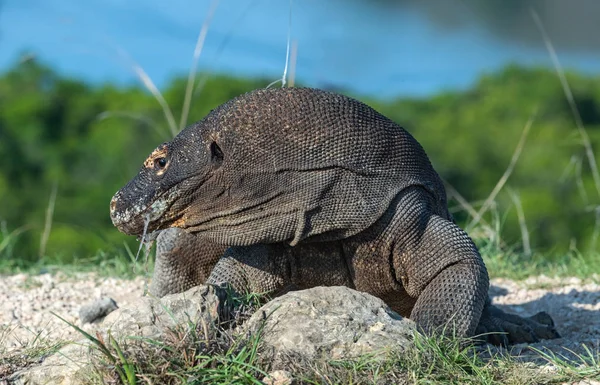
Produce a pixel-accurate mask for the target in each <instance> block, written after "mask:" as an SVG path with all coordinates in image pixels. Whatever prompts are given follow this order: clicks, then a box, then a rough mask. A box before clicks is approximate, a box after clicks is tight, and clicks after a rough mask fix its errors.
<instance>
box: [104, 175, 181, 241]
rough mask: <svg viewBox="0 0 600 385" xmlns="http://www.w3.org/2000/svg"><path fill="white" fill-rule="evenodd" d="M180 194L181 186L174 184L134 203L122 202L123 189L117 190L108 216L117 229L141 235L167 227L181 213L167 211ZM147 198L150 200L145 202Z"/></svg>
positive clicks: (123, 197)
mask: <svg viewBox="0 0 600 385" xmlns="http://www.w3.org/2000/svg"><path fill="white" fill-rule="evenodd" d="M181 195H182V190H181V188H179V186H178V185H175V186H173V187H172V188H171V189H169V190H167V191H165V192H164V193H162V194H159V195H157V196H156V197H154V198H153V199H152V198H150V197H148V198H150V199H144V200H142V199H140V200H138V202H136V203H134V204H126V203H125V204H123V202H124V201H126V200H127V199H126V197H125V196H124V195H123V190H119V191H117V193H116V194H115V195H114V196H113V198H112V199H111V201H110V218H111V219H112V222H113V224H114V225H115V226H116V227H117V228H118V229H119V231H121V232H123V233H125V234H127V235H142V234H143V233H146V232H151V231H154V230H157V229H158V228H159V227H160V228H164V227H168V226H169V225H171V224H172V223H175V222H176V221H177V219H179V217H180V216H181V215H182V214H181V215H179V216H177V215H174V214H173V213H169V209H170V208H171V207H172V206H173V204H174V203H175V202H176V201H177V200H178V199H179V197H180V196H181ZM147 200H149V201H150V202H148V203H146V201H147ZM123 206H124V207H125V208H124V210H123V209H122V208H123Z"/></svg>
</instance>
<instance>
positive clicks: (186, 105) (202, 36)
mask: <svg viewBox="0 0 600 385" xmlns="http://www.w3.org/2000/svg"><path fill="white" fill-rule="evenodd" d="M218 5H219V0H213V2H212V3H211V6H210V9H209V11H208V15H207V16H206V19H205V20H204V23H202V28H200V33H199V34H198V39H197V40H196V48H194V57H193V60H192V66H191V67H190V71H189V72H188V80H187V85H186V87H185V98H184V100H183V108H182V110H181V120H180V121H179V131H181V130H183V128H184V127H185V126H186V125H187V119H188V114H189V112H190V103H191V102H192V93H193V91H194V85H195V82H196V71H197V70H198V61H199V60H200V55H201V54H202V48H203V47H204V41H205V40H206V34H207V33H208V27H209V26H210V22H211V20H212V18H213V16H214V14H215V11H216V10H217V6H218Z"/></svg>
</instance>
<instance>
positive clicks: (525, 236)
mask: <svg viewBox="0 0 600 385" xmlns="http://www.w3.org/2000/svg"><path fill="white" fill-rule="evenodd" d="M508 195H509V196H510V199H511V200H512V201H513V203H514V204H515V208H516V209H517V217H518V219H519V228H520V229H521V239H522V241H523V254H525V255H526V256H531V244H530V242H529V231H528V230H527V223H526V222H525V212H524V211H523V205H522V204H521V198H519V195H517V193H515V192H514V191H513V190H512V189H510V188H509V189H508Z"/></svg>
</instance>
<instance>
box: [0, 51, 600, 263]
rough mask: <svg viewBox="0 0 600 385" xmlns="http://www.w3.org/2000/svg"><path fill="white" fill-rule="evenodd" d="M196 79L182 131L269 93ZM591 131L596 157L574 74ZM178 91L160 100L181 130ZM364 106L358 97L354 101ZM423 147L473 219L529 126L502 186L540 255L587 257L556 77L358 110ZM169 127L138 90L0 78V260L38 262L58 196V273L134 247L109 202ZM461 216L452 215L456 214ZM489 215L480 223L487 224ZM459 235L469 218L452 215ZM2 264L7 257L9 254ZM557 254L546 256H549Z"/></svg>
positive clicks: (584, 85)
mask: <svg viewBox="0 0 600 385" xmlns="http://www.w3.org/2000/svg"><path fill="white" fill-rule="evenodd" d="M204 75H205V74H201V75H200V78H203V79H205V82H204V83H203V87H202V89H201V90H200V92H196V93H195V97H194V100H193V103H192V109H191V111H190V117H189V122H193V121H196V120H199V119H201V118H202V117H203V116H204V115H206V114H207V113H208V112H209V111H210V110H211V109H213V108H214V107H216V106H217V105H219V104H221V103H223V102H225V101H226V100H228V99H231V98H232V97H234V96H237V95H239V94H241V93H243V92H246V91H248V90H251V89H255V88H259V87H264V86H265V85H266V84H268V81H266V80H260V79H256V80H247V79H236V78H232V77H227V76H221V75H210V76H208V75H206V76H204ZM568 79H569V81H570V84H571V86H572V87H573V93H574V96H575V100H576V102H577V106H578V108H579V110H580V113H581V116H582V119H583V121H584V124H585V127H586V129H587V131H588V133H589V135H590V137H591V139H592V145H593V146H594V148H596V147H597V146H598V145H600V79H599V78H592V77H584V76H581V75H577V74H568ZM184 90H185V79H183V78H181V79H175V80H174V81H173V82H172V83H171V84H170V86H169V87H168V88H167V89H166V90H164V92H163V94H164V96H165V98H166V100H167V102H168V103H169V105H170V106H171V109H172V110H173V112H174V114H175V116H176V117H178V116H179V114H180V111H181V107H182V105H183V97H184ZM359 98H360V97H359ZM360 99H362V100H364V101H366V102H367V103H369V104H371V105H372V106H374V107H375V108H376V109H378V110H379V111H381V112H382V113H383V114H385V115H387V116H388V117H390V118H392V119H393V120H395V121H397V122H399V123H400V124H401V125H403V126H404V127H405V128H407V129H408V130H409V131H411V132H412V133H413V134H414V136H415V137H416V138H417V139H418V140H419V141H420V142H421V144H422V145H423V146H424V147H425V149H426V151H427V152H428V154H429V155H430V158H431V159H432V162H433V164H434V167H436V169H437V170H438V172H439V173H440V174H441V175H442V177H443V178H444V179H446V180H447V181H448V182H449V183H450V184H452V185H453V186H454V187H455V188H456V189H457V190H458V191H459V192H460V193H461V194H462V195H463V196H464V197H465V198H466V199H467V200H468V201H469V202H471V203H472V204H473V205H474V207H475V209H477V208H478V202H481V201H482V200H484V199H485V198H486V197H487V196H488V195H489V193H490V192H491V191H492V189H493V187H494V186H495V184H496V182H497V181H498V179H499V178H500V177H501V176H502V174H503V172H504V171H505V169H506V167H507V166H508V164H509V162H510V158H511V156H512V153H513V151H514V149H515V146H516V145H517V143H518V141H519V137H520V135H521V133H522V131H523V128H524V126H525V124H526V122H527V120H528V119H529V118H530V117H531V116H532V114H534V112H536V111H537V113H536V115H535V116H536V118H535V121H534V123H533V126H532V129H531V132H530V134H529V137H528V139H527V142H526V144H525V147H524V150H523V153H522V155H521V157H520V159H519V161H518V163H517V165H516V168H515V170H514V173H513V174H512V175H511V176H510V178H509V180H508V183H507V186H509V187H510V188H511V189H512V190H513V191H514V192H516V193H517V194H518V196H519V197H520V198H521V201H522V205H523V210H524V214H525V223H526V225H527V228H528V231H529V235H530V238H531V242H532V246H533V247H534V249H535V250H546V251H554V252H563V251H565V250H567V249H569V248H573V247H577V248H578V249H580V250H587V249H589V248H595V245H594V244H593V243H594V242H593V241H594V239H595V231H594V230H595V228H596V213H597V210H596V207H597V205H598V202H599V201H600V196H599V193H598V192H597V191H596V188H595V186H594V183H593V179H592V176H591V172H590V169H589V167H588V163H587V159H586V157H585V151H584V147H583V145H582V141H581V137H580V135H579V134H578V131H577V128H576V126H575V123H574V119H573V116H572V114H571V111H570V109H569V106H568V104H567V101H566V99H565V96H564V93H563V90H562V88H561V85H560V83H559V81H558V78H557V77H556V75H555V74H553V73H552V72H550V71H548V70H542V69H525V68H517V67H508V68H506V69H505V70H503V71H501V72H500V73H497V74H490V75H486V76H483V77H482V78H481V79H480V81H479V82H478V83H477V84H476V85H475V86H474V87H473V88H472V89H469V90H467V91H465V92H447V93H443V94H440V95H438V96H435V97H432V98H430V99H422V100H421V99H398V100H391V101H382V100H365V98H360ZM170 137H171V134H170V133H169V129H168V128H167V123H166V120H165V117H164V114H163V112H162V110H161V108H160V106H159V105H158V103H157V102H156V101H155V99H154V98H153V97H152V95H150V94H149V93H147V92H145V91H144V90H143V89H142V88H139V87H128V88H127V87H116V86H114V85H103V86H95V87H92V86H89V85H87V84H86V83H84V82H81V81H78V80H74V79H69V78H65V77H61V76H58V75H57V74H56V73H55V72H53V71H52V70H50V69H49V68H46V67H44V66H43V65H40V64H38V63H36V62H35V61H29V62H25V63H21V64H19V65H17V66H15V67H14V68H13V69H12V70H11V71H9V72H7V73H5V74H4V75H3V76H2V77H0V155H1V159H2V167H0V221H2V226H1V228H0V230H1V231H0V257H4V258H12V259H19V260H24V261H34V260H36V259H38V258H39V257H40V255H39V254H40V238H41V234H42V232H43V230H44V221H45V216H46V211H47V207H48V202H49V198H50V196H51V191H52V188H53V185H54V184H56V185H57V189H58V190H57V191H58V194H57V198H56V202H55V211H54V215H53V218H52V229H51V232H50V236H49V239H48V244H47V248H46V250H45V253H44V254H45V255H49V256H52V257H53V258H55V259H57V260H59V261H70V260H72V259H73V258H86V257H88V256H90V255H94V254H96V253H97V252H98V250H104V251H107V252H111V251H113V250H116V249H119V248H122V247H123V242H124V241H127V242H129V243H130V246H131V248H132V249H135V247H136V245H135V240H134V239H132V238H131V237H125V236H123V235H122V234H120V233H119V232H118V231H117V230H116V229H115V228H114V227H112V224H111V222H110V218H109V216H108V203H109V201H110V198H111V196H112V195H113V193H114V192H115V191H116V190H117V189H119V188H120V187H121V186H122V185H123V184H124V183H126V182H127V181H128V180H129V179H130V178H131V177H132V176H133V175H135V174H136V173H137V171H138V169H139V167H140V166H141V163H142V162H143V160H144V159H145V158H146V156H147V154H148V153H149V152H150V151H151V150H152V149H153V148H155V147H156V146H157V145H158V144H160V143H161V142H164V141H167V140H169V138H170ZM451 204H452V205H455V202H454V201H451ZM492 211H493V212H495V213H496V214H498V217H499V218H500V221H501V237H502V239H503V240H504V242H505V243H506V244H508V245H515V244H519V242H520V241H521V238H522V233H521V230H520V228H519V223H518V221H517V215H516V212H515V210H514V203H513V201H512V200H511V199H510V198H509V195H508V194H507V193H506V191H502V192H501V193H500V194H499V195H498V198H497V206H496V207H495V208H494V209H493V210H492ZM489 215H490V214H488V215H487V216H486V218H487V220H488V221H489ZM456 217H457V219H458V220H459V221H460V222H461V223H463V224H465V223H466V222H467V221H468V220H469V217H468V216H467V214H466V213H465V212H463V211H460V210H459V211H458V212H457V213H456ZM8 251H10V252H8ZM549 254H552V253H549Z"/></svg>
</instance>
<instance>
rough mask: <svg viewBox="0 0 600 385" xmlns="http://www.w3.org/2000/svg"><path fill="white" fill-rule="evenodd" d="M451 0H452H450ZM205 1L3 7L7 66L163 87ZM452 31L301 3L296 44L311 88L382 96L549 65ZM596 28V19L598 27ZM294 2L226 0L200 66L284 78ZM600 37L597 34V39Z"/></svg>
mask: <svg viewBox="0 0 600 385" xmlns="http://www.w3.org/2000/svg"><path fill="white" fill-rule="evenodd" d="M448 1H450V0H448ZM210 5H211V1H208V0H185V1H184V0H169V1H166V0H127V1H126V0H85V1H81V0H79V1H77V0H7V1H5V2H4V3H3V4H2V8H0V70H4V69H6V68H9V67H10V66H11V65H14V63H16V62H18V60H19V59H20V58H21V57H22V56H23V55H26V57H32V56H33V57H36V58H39V59H41V60H42V61H44V62H46V63H48V64H50V65H51V66H53V67H54V68H56V69H58V70H59V71H60V72H61V73H64V74H68V75H71V76H75V77H80V78H83V79H86V80H88V81H91V82H104V81H111V82H118V83H125V84H129V83H133V82H135V81H136V77H135V74H134V73H133V71H132V69H131V62H132V61H135V62H137V63H138V64H139V65H141V66H142V67H143V68H144V69H145V70H146V72H147V73H148V74H149V75H150V77H151V78H152V79H153V80H154V82H155V83H156V84H157V85H158V86H159V87H161V86H163V85H165V84H166V83H167V82H168V81H169V79H171V78H172V77H173V76H175V75H181V74H185V73H187V70H188V69H189V66H190V63H191V58H192V52H193V50H194V46H195V44H196V38H197V36H198V32H199V30H200V27H201V25H202V23H203V21H204V19H205V17H206V15H207V13H208V9H209V8H210ZM474 21H475V22H473V23H466V24H464V25H462V26H461V27H460V28H453V29H448V28H445V27H442V26H439V25H438V24H437V23H435V22H433V21H432V20H431V18H429V17H428V16H427V15H426V14H424V13H423V12H422V11H421V10H419V9H418V8H415V7H385V6H377V5H376V4H375V2H372V1H367V0H365V1H358V0H327V1H325V0H295V1H294V3H293V6H292V23H291V36H292V39H295V40H296V41H297V44H298V61H297V67H296V78H297V79H299V80H300V81H302V82H303V83H304V84H307V85H311V86H320V87H335V88H344V89H350V90H352V91H354V92H358V93H362V94H369V95H373V96H379V97H387V96H392V95H411V96H427V95H431V94H433V93H436V92H439V91H440V90H450V89H461V88H465V87H468V86H469V85H470V84H472V83H473V82H474V81H475V80H476V79H477V77H478V76H479V75H480V74H481V73H485V72H491V71H494V70H496V69H498V68H501V67H502V66H504V65H506V64H507V63H509V62H517V63H522V64H526V65H547V66H550V65H551V62H550V58H549V56H548V54H547V52H546V50H545V48H544V46H543V42H542V40H541V38H540V40H539V45H537V46H536V45H535V44H534V45H531V44H528V45H525V44H519V42H518V41H514V40H512V41H507V40H505V39H504V40H503V39H499V38H498V37H497V36H495V35H493V34H492V33H490V32H488V30H486V29H485V28H482V27H481V25H480V24H478V23H477V22H476V21H477V20H474ZM599 24H600V23H599ZM289 25H290V24H289V1H287V0H254V1H252V0H222V1H221V2H220V4H219V5H218V8H217V11H216V13H215V16H214V19H213V21H212V24H211V27H210V30H209V32H208V36H207V40H206V44H205V47H204V51H203V53H202V57H201V60H200V68H202V69H211V70H216V71H219V72H226V73H232V74H237V75H250V76H264V77H267V78H269V79H273V80H275V79H277V78H278V77H281V74H282V72H283V68H284V63H285V54H286V41H287V35H288V26H289ZM599 35H600V31H599ZM559 54H560V57H561V60H562V62H563V64H564V65H565V66H566V67H569V68H574V69H578V70H581V71H584V72H590V73H596V74H598V73H600V52H599V51H598V50H596V51H594V50H590V51H589V52H581V51H579V52H570V51H567V52H561V51H559Z"/></svg>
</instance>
